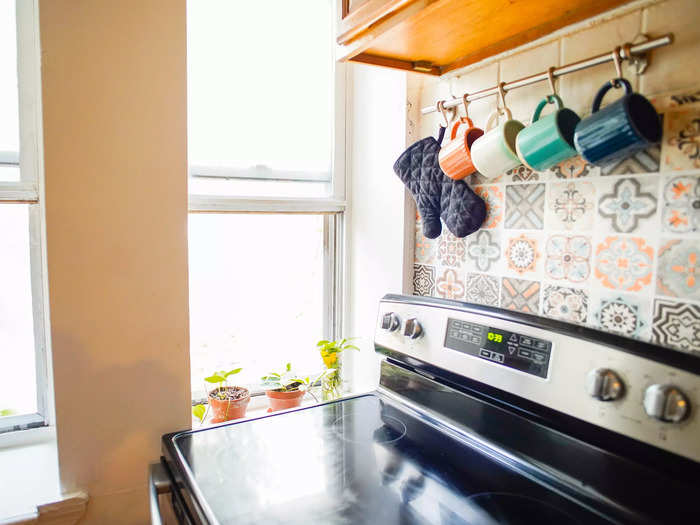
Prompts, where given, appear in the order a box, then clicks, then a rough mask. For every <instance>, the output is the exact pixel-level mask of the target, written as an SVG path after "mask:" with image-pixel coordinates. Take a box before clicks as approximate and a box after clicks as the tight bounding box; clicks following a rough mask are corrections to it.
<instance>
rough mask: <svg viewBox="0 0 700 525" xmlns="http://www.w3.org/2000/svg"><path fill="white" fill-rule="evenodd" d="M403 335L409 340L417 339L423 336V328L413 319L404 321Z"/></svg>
mask: <svg viewBox="0 0 700 525" xmlns="http://www.w3.org/2000/svg"><path fill="white" fill-rule="evenodd" d="M403 335H405V336H406V337H410V338H411V339H418V338H419V337H420V336H421V335H423V327H422V326H421V325H420V323H419V322H418V319H416V318H415V317H413V318H411V319H406V324H404V326H403Z"/></svg>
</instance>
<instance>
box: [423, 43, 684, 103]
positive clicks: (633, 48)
mask: <svg viewBox="0 0 700 525" xmlns="http://www.w3.org/2000/svg"><path fill="white" fill-rule="evenodd" d="M671 43H673V33H668V34H666V35H664V36H661V37H659V38H654V39H651V40H647V41H646V42H642V43H641V44H635V45H632V44H624V45H623V46H622V47H621V48H620V58H621V59H622V60H629V59H631V58H632V57H634V56H635V55H643V54H644V53H646V52H647V51H651V50H652V49H656V48H658V47H663V46H667V45H669V44H671ZM613 53H615V51H610V52H608V53H603V54H602V55H598V56H594V57H591V58H587V59H585V60H580V61H578V62H574V63H572V64H567V65H566V66H562V67H558V68H556V69H554V70H552V73H553V75H554V78H557V77H560V76H562V75H568V74H569V73H573V72H575V71H581V70H582V69H588V68H589V67H593V66H597V65H600V64H605V63H607V62H612V61H613ZM548 79H549V74H548V72H547V71H543V72H542V73H537V74H536V75H531V76H529V77H523V78H521V79H518V80H514V81H512V82H508V83H507V84H504V85H503V88H504V90H505V92H508V91H511V90H513V89H516V88H519V87H523V86H529V85H530V84H535V83H537V82H544V81H545V80H548ZM497 94H498V86H494V87H490V88H487V89H482V90H481V91H475V92H474V93H470V94H469V96H468V97H467V101H468V102H472V101H474V100H478V99H480V98H485V97H489V96H491V95H497ZM460 104H462V99H461V98H454V99H452V100H446V101H444V108H445V109H449V108H454V107H456V106H459V105H460ZM437 110H438V109H437V105H434V106H428V107H425V108H423V109H421V113H422V114H423V115H427V114H428V113H433V112H435V111H437Z"/></svg>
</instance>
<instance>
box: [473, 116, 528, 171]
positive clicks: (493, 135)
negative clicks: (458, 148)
mask: <svg viewBox="0 0 700 525" xmlns="http://www.w3.org/2000/svg"><path fill="white" fill-rule="evenodd" d="M500 114H505V116H506V117H507V120H506V121H504V122H502V123H500V124H498V125H497V126H496V127H495V128H493V129H492V126H493V124H494V121H496V122H497V121H498V116H499V115H500ZM524 127H525V125H524V124H523V123H522V122H520V121H518V120H513V118H512V115H511V113H510V110H509V109H508V108H503V109H497V110H496V111H494V112H493V113H491V114H490V115H489V120H488V123H487V124H486V133H484V134H483V135H482V136H481V137H479V138H478V139H476V140H475V141H474V144H472V148H471V154H472V162H473V163H474V167H475V168H476V169H477V171H478V172H479V173H481V174H482V175H483V176H484V177H486V178H487V179H493V178H495V177H498V176H499V175H501V174H502V173H504V172H506V171H508V170H510V169H513V168H515V167H516V166H519V165H520V164H521V162H520V159H519V158H518V154H517V152H516V149H515V137H516V136H517V135H518V133H519V132H520V130H521V129H523V128H524Z"/></svg>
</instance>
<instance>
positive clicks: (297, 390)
mask: <svg viewBox="0 0 700 525" xmlns="http://www.w3.org/2000/svg"><path fill="white" fill-rule="evenodd" d="M329 372H330V371H329V370H325V371H323V372H322V373H321V374H320V375H318V376H316V377H315V378H314V379H311V378H310V377H309V376H307V377H301V376H299V375H297V374H295V373H294V372H293V371H292V363H287V364H286V366H285V369H284V372H281V373H280V372H270V373H269V374H267V375H266V376H263V378H262V380H263V387H265V389H266V390H265V394H267V398H268V399H269V400H270V408H269V409H268V410H267V411H268V412H275V411H277V410H285V409H288V408H295V407H298V406H299V405H301V401H302V399H303V398H304V396H305V395H306V393H307V392H308V393H309V394H311V397H313V398H314V401H316V402H318V399H317V398H316V396H315V395H314V394H313V392H311V386H312V385H314V384H315V383H316V382H317V381H318V380H319V379H321V378H322V377H323V376H324V375H325V374H327V373H329Z"/></svg>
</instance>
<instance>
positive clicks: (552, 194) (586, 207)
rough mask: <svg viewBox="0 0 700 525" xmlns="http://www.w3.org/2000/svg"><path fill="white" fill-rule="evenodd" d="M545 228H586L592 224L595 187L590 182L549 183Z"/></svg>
mask: <svg viewBox="0 0 700 525" xmlns="http://www.w3.org/2000/svg"><path fill="white" fill-rule="evenodd" d="M548 193H549V195H548V196H547V202H548V203H549V205H548V206H547V229H554V230H588V229H590V228H591V227H592V226H593V217H594V206H593V204H594V201H595V187H594V186H593V183H591V182H558V183H555V184H550V185H549V189H548Z"/></svg>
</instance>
